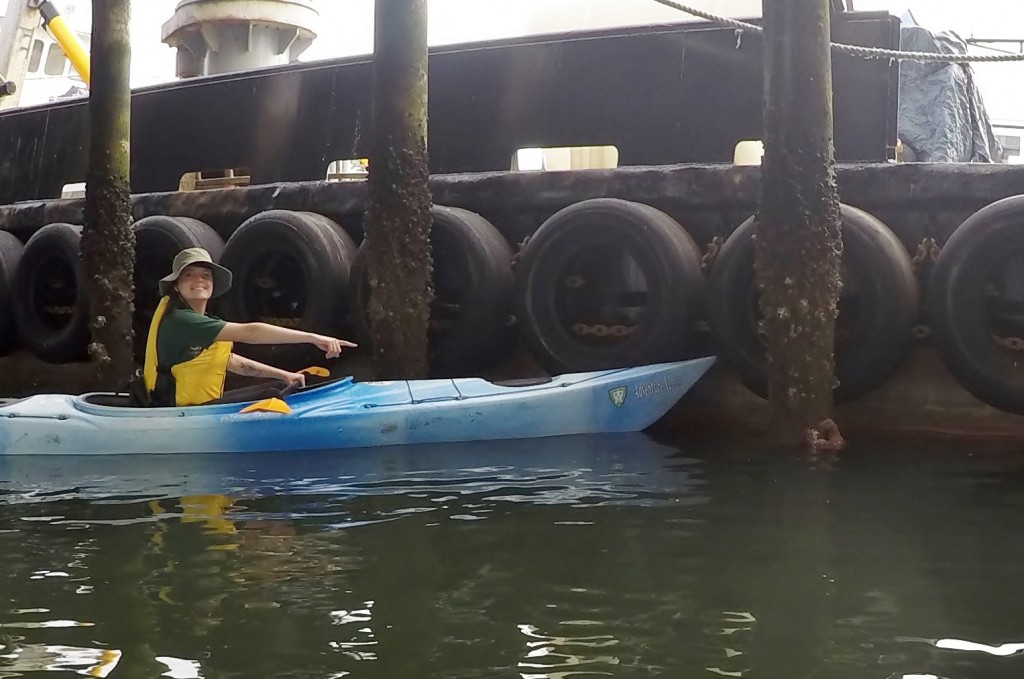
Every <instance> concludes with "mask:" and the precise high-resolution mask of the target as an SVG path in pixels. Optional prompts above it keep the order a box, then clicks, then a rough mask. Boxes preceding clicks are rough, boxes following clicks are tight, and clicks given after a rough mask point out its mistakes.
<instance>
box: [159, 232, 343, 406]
mask: <svg viewBox="0 0 1024 679" xmlns="http://www.w3.org/2000/svg"><path fill="white" fill-rule="evenodd" d="M230 287H231V272H230V271H229V270H227V269H225V268H224V267H222V266H220V265H219V264H215V263H214V262H213V259H212V258H211V257H210V253H208V252H207V251H206V250H204V249H202V248H188V249H185V250H182V251H181V252H179V253H178V254H177V256H176V257H175V258H174V263H173V265H172V267H171V273H170V274H168V275H167V276H165V277H163V278H161V279H160V294H161V295H162V297H163V298H162V299H161V300H160V304H159V305H158V306H157V309H156V312H155V313H154V314H153V321H152V323H151V324H150V326H149V337H148V338H147V340H146V362H145V366H144V368H143V383H144V385H145V390H146V392H147V393H148V395H149V401H150V405H153V406H187V405H198V404H200V403H210V402H211V401H220V402H229V401H240V400H255V399H259V398H266V397H268V396H271V395H274V394H273V392H275V391H276V392H277V393H279V392H280V389H281V388H283V387H285V386H288V385H296V386H305V384H306V378H305V375H303V374H301V373H293V372H288V371H287V370H282V369H280V368H275V367H273V366H270V365H266V364H264V363H259V362H257V361H254V360H252V359H249V358H244V357H242V356H238V355H237V354H233V353H231V347H232V342H242V343H243V344H312V345H313V346H315V347H317V348H318V349H320V350H322V351H323V352H324V354H325V356H326V357H327V358H335V357H337V356H338V355H339V354H340V353H341V351H342V349H344V348H348V347H355V346H356V345H355V344H353V343H352V342H347V341H345V340H342V339H337V338H335V337H328V336H326V335H317V334H314V333H311V332H304V331H302V330H292V329H289V328H282V327H280V326H276V325H270V324H267V323H229V322H227V321H223V320H221V319H219V318H216V317H215V316H210V315H208V314H207V313H206V305H207V304H208V303H209V301H210V300H211V299H213V298H214V297H218V296H220V295H223V294H224V293H225V292H227V291H228V289H229V288H230ZM229 372H230V373H234V374H236V375H246V376H249V377H266V378H271V379H274V380H276V381H277V382H276V383H275V385H276V386H274V387H270V388H268V387H266V386H265V385H259V386H257V387H256V388H245V389H238V390H235V391H233V392H230V393H229V394H228V395H227V396H225V395H224V393H223V392H224V378H225V376H226V374H227V373H229Z"/></svg>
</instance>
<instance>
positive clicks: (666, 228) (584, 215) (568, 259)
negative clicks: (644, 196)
mask: <svg viewBox="0 0 1024 679" xmlns="http://www.w3.org/2000/svg"><path fill="white" fill-rule="evenodd" d="M623 255H625V256H623ZM515 277H516V288H517V296H518V304H519V320H520V323H521V328H522V331H523V339H524V341H525V342H526V344H527V346H529V348H530V349H531V350H532V352H533V354H534V357H535V358H536V359H537V360H538V362H539V363H540V364H541V365H542V366H543V367H544V368H545V369H546V370H548V371H549V372H551V373H554V374H558V373H562V372H567V371H568V372H575V371H586V370H597V369H604V368H618V367H625V366H632V365H643V364H647V363H657V362H661V361H670V360H676V359H679V358H682V357H683V356H684V355H685V353H686V351H687V349H688V348H689V345H690V342H691V340H692V339H693V335H694V326H695V323H696V320H697V316H698V314H699V312H700V309H701V305H702V303H703V294H704V279H703V276H702V274H701V270H700V251H699V250H698V248H697V245H696V244H695V243H694V242H693V239H692V238H691V237H690V235H689V234H688V233H687V232H686V231H685V230H684V229H683V227H682V226H680V225H679V223H678V222H676V221H675V220H674V219H672V218H671V217H670V216H668V215H667V214H665V213H664V212H661V211H660V210H657V209H655V208H653V207H651V206H649V205H644V204H641V203H634V202H631V201H626V200H620V199H617V198H596V199H591V200H585V201H582V202H579V203H575V204H573V205H570V206H568V207H566V208H563V209H562V210H559V211H558V212H556V213H555V214H554V215H552V216H551V217H549V218H548V219H547V220H546V221H545V222H544V223H543V224H541V225H540V227H538V229H537V231H536V232H535V233H534V234H533V235H532V236H531V237H530V239H529V240H528V241H527V243H526V245H525V246H524V247H523V249H522V251H521V252H520V255H519V262H518V265H517V267H516V273H515ZM641 279H642V280H641ZM639 288H642V289H639ZM608 300H612V301H611V302H610V303H608V304H603V303H602V302H607V301H608ZM588 317H589V318H588ZM595 321H597V322H596V323H595ZM617 321H622V322H621V323H620V322H617ZM587 329H589V332H591V334H587V333H586V332H584V330H587ZM597 329H602V330H606V331H607V332H608V333H609V334H608V335H607V336H604V337H599V336H598V334H597ZM615 329H625V330H627V331H628V334H615V333H614V332H612V331H613V330H615Z"/></svg>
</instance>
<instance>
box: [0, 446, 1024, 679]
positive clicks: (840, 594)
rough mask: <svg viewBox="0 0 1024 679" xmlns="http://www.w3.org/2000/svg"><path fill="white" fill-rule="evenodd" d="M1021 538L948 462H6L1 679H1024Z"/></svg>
mask: <svg viewBox="0 0 1024 679" xmlns="http://www.w3.org/2000/svg"><path fill="white" fill-rule="evenodd" d="M1021 452H1024V451H1021ZM1022 519H1024V455H1021V454H1018V452H1017V451H1014V450H1009V449H1007V450H997V449H992V448H987V449H982V448H978V447H975V448H971V447H959V448H955V449H954V448H951V447H948V446H946V447H944V446H941V445H938V444H929V445H925V444H921V445H916V446H908V445H907V444H905V443H903V444H868V443H863V442H862V443H860V444H858V445H855V446H854V447H853V448H851V449H850V450H848V451H844V452H843V453H841V454H840V455H839V456H837V457H834V458H818V459H798V458H796V457H793V456H789V455H781V454H779V453H777V452H772V451H770V450H761V449H758V448H757V447H756V446H753V445H729V446H722V445H710V444H701V445H675V444H671V443H660V442H656V441H654V440H652V439H651V438H649V437H646V436H644V435H628V436H615V437H601V438H595V437H573V438H565V439H554V440H549V441H525V442H502V443H500V444H473V445H458V446H439V447H421V448H411V447H410V448H406V449H396V450H380V451H367V452H363V451H354V452H353V451H346V452H339V453H336V454H330V455H328V454H305V453H302V454H290V455H278V454H268V455H250V456H235V455H221V456H173V457H149V456H138V457H121V458H110V459H92V460H78V459H69V458H51V459H3V458H0V555H2V562H0V563H2V565H3V568H2V570H0V677H2V678H8V677H44V676H45V677H58V676H68V677H72V676H80V675H82V676H95V677H104V676H106V677H115V678H121V677H124V678H130V677H161V676H167V677H179V678H187V677H195V678H198V677H204V678H210V679H212V678H216V677H246V678H248V677H296V678H298V677H303V678H305V677H309V678H317V679H329V678H340V677H353V678H359V677H388V678H397V677H403V678H404V677H445V678H456V677H459V678H463V677H465V678H468V677H522V678H525V679H548V678H550V679H564V678H568V677H574V678H575V677H648V676H671V677H709V678H712V677H722V676H724V677H757V678H766V679H774V678H776V677H777V678H780V679H781V678H791V679H796V678H800V677H814V678H819V677H820V678H825V677H836V678H846V677H850V678H865V679H889V678H900V679H910V678H914V679H920V678H922V677H943V678H948V679H959V678H980V677H999V678H1004V677H1019V676H1024V591H1022V590H1024V585H1022V582H1024V578H1022V567H1024V540H1022V539H1021V538H1020V537H1019V535H1020V532H1021V528H1020V526H1021V522H1022Z"/></svg>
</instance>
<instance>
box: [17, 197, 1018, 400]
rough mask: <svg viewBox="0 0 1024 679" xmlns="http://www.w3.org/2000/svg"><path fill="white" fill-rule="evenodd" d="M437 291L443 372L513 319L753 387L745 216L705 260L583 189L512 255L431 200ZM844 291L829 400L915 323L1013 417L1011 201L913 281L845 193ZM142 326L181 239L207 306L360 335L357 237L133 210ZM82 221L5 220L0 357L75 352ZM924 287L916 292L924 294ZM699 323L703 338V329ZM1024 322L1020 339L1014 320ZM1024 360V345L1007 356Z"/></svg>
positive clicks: (888, 368)
mask: <svg viewBox="0 0 1024 679" xmlns="http://www.w3.org/2000/svg"><path fill="white" fill-rule="evenodd" d="M433 219H434V225H433V228H432V232H431V247H432V255H433V258H434V289H435V302H434V304H433V306H432V310H431V335H430V338H431V339H430V342H431V347H430V355H431V365H432V369H433V371H434V372H435V374H437V375H458V374H462V375H465V374H472V373H473V372H474V371H477V370H479V369H481V368H484V367H486V366H487V365H488V364H490V363H493V362H495V361H497V360H498V359H499V358H500V357H501V356H502V355H504V354H506V353H507V352H508V350H509V349H510V347H511V346H512V341H513V340H514V337H515V335H516V333H517V332H518V334H519V336H521V338H522V339H523V341H524V342H525V344H526V346H527V347H528V348H529V349H530V350H531V351H532V353H533V355H534V357H535V358H536V359H537V360H538V362H539V363H540V364H541V365H542V366H543V367H544V368H545V369H547V370H548V371H550V372H552V373H561V372H572V371H581V370H590V369H597V368H603V367H612V366H625V365H639V364H644V363H654V362H660V361H666V360H674V359H678V358H682V357H685V356H687V355H694V354H697V353H707V352H708V351H713V352H716V353H718V355H719V356H720V357H721V359H722V361H723V362H724V363H725V364H726V365H727V366H728V367H730V368H731V369H732V370H733V371H734V372H735V373H736V374H737V375H738V376H739V378H740V379H741V380H742V382H743V383H744V384H745V385H746V386H747V387H749V388H750V389H751V390H752V391H754V392H755V393H757V394H759V395H762V396H763V395H765V394H766V392H767V386H766V379H765V370H764V348H763V344H762V340H761V337H760V335H759V332H758V327H757V326H758V313H757V301H756V299H757V298H756V292H755V284H754V249H755V242H754V238H753V236H754V222H753V218H751V219H748V220H747V221H746V222H744V223H743V224H742V225H741V226H739V227H738V228H737V229H736V230H735V231H733V233H732V234H731V235H729V237H728V239H727V240H726V241H725V243H724V245H723V246H722V247H721V249H720V251H719V252H718V253H717V256H716V257H715V259H714V263H713V265H712V266H711V267H710V270H709V271H708V272H707V274H706V275H705V273H704V272H702V266H701V252H700V249H699V248H698V247H697V245H696V243H695V242H694V241H693V239H692V238H691V237H690V235H689V234H688V233H687V232H686V230H685V229H684V228H683V227H682V226H680V224H679V223H678V222H676V221H675V220H674V219H672V218H671V217H670V216H668V215H667V214H665V213H664V212H661V211H659V210H657V209H655V208H653V207H650V206H648V205H644V204H640V203H635V202H630V201H625V200H619V199H592V200H585V201H582V202H579V203H576V204H573V205H570V206H569V207H566V208H564V209H562V210H560V211H559V212H557V213H555V214H554V215H552V216H551V217H550V218H549V219H547V220H546V221H545V222H544V223H543V224H542V225H541V226H540V227H539V228H538V229H537V230H536V231H535V232H534V233H533V235H532V236H530V238H528V239H527V240H526V242H525V243H524V244H523V246H522V248H521V249H520V251H519V252H518V253H514V252H513V249H512V247H511V246H510V245H509V243H508V242H507V241H506V239H505V238H504V237H503V236H502V235H501V234H500V233H499V232H498V230H497V229H496V228H495V227H494V226H493V225H492V224H491V223H490V222H488V221H487V220H486V219H484V218H483V217H481V216H480V215H478V214H476V213H473V212H469V211H467V210H463V209H460V208H451V207H442V206H435V207H434V208H433ZM842 221H843V242H844V254H843V278H844V292H843V296H842V298H841V300H840V317H839V332H838V333H837V337H839V338H840V339H839V341H837V346H836V373H837V378H838V385H837V387H836V398H837V400H848V399H852V398H855V397H857V396H860V395H861V394H864V393H865V392H867V391H869V390H871V389H873V388H875V387H877V386H879V385H881V384H882V383H884V382H885V381H886V380H888V379H889V378H890V377H891V376H892V375H893V373H894V372H895V371H896V369H897V368H898V367H899V365H900V364H901V362H902V361H903V359H904V357H905V356H906V354H907V352H908V351H909V349H910V347H911V345H912V342H913V340H914V328H915V325H919V324H920V323H921V322H922V320H923V321H924V322H926V323H927V324H929V325H930V327H931V337H932V338H933V340H934V343H935V344H936V346H937V347H938V348H939V350H940V352H941V354H942V356H943V358H944V360H945V362H946V364H947V366H948V368H949V369H950V371H951V372H952V374H953V375H954V376H955V377H956V378H957V379H958V380H959V381H960V382H961V384H963V386H964V387H965V388H966V389H967V390H968V391H970V392H971V393H972V394H974V395H975V396H977V397H978V398H980V399H981V400H983V401H985V402H987V403H989V404H990V405H993V406H995V407H998V408H1001V409H1003V410H1007V411H1010V412H1017V413H1022V414H1024V366H1021V365H1018V364H1019V363H1020V362H1021V361H1020V360H1018V356H1017V355H1016V354H1015V353H1014V352H1011V351H1007V350H1006V348H1005V342H1004V343H1000V342H999V338H998V335H997V332H998V329H996V328H994V325H993V321H992V319H991V318H990V316H991V313H990V310H991V308H992V299H993V298H994V297H996V298H997V297H998V292H996V293H993V290H994V285H993V284H994V280H995V279H994V275H995V274H996V272H998V271H999V270H1000V266H1002V265H1005V264H1006V262H1007V260H1008V258H1009V257H1010V256H1012V255H1013V254H1014V253H1018V254H1024V253H1021V251H1022V250H1024V228H1022V226H1024V225H1022V224H1021V223H1020V222H1022V221H1024V196H1015V197H1012V198H1007V199H1004V200H1001V201H998V202H996V203H993V204H991V205H988V206H987V207H985V208H983V209H981V210H979V211H978V212H977V213H975V214H974V215H972V216H971V217H970V218H968V219H967V220H966V221H965V222H964V223H963V224H961V225H960V226H959V227H958V228H957V229H956V231H955V232H954V233H953V235H952V236H951V237H950V238H949V239H948V240H947V241H946V243H945V244H944V245H943V247H942V250H941V253H940V254H939V256H938V258H937V261H936V262H935V266H934V267H932V268H931V269H930V271H929V275H928V277H927V279H926V280H920V281H919V278H918V276H917V275H916V274H915V271H914V266H913V263H912V261H911V258H910V256H909V254H908V252H907V249H906V248H905V247H904V245H903V244H902V243H901V242H900V241H899V240H898V239H897V237H896V236H895V235H894V234H893V232H892V231H891V230H890V229H889V228H888V227H887V226H886V225H885V224H883V223H882V222H881V221H879V220H878V219H876V218H875V217H873V216H871V215H870V214H868V213H867V212H864V211H862V210H859V209H857V208H853V207H850V206H846V205H844V206H842ZM134 229H135V235H136V290H137V292H136V294H137V297H136V332H137V333H139V332H142V333H144V332H145V330H146V328H147V327H148V322H149V318H150V317H151V314H152V310H153V309H154V308H155V306H156V302H157V299H156V296H157V293H156V282H157V280H158V279H159V278H160V277H161V276H163V275H164V274H165V273H166V272H167V271H169V269H170V262H171V259H172V258H173V257H174V255H175V254H176V253H177V252H178V251H179V250H181V249H182V248H185V247H194V246H199V247H204V248H206V249H207V250H208V251H209V252H210V253H211V255H212V256H213V257H214V258H215V259H216V260H219V261H220V262H221V263H222V264H224V265H225V266H227V267H228V268H229V269H231V270H232V271H233V273H234V275H235V284H234V286H233V288H232V290H231V291H229V292H228V294H227V295H225V296H224V297H223V298H221V299H219V300H218V306H217V308H216V309H214V311H215V312H216V313H218V315H221V316H223V317H224V318H227V319H229V320H236V321H254V320H267V321H271V322H276V323H283V324H285V325H289V324H291V325H294V326H297V327H301V328H303V329H306V330H310V331H313V332H322V333H332V334H346V335H351V334H354V335H355V337H356V338H357V339H361V340H363V341H364V342H365V341H367V339H366V338H367V335H368V332H367V320H366V315H365V312H364V310H365V309H366V306H367V302H368V299H369V294H370V288H369V284H368V282H367V278H368V277H367V275H366V263H365V258H364V256H363V254H362V253H363V249H362V248H358V247H357V246H356V245H355V243H354V241H353V239H352V237H351V236H350V235H349V233H348V232H347V231H346V230H345V229H344V228H342V227H341V226H340V225H339V224H337V223H336V222H334V221H332V220H330V219H328V218H326V217H324V216H322V215H319V214H315V213H311V212H291V211H285V210H273V211H269V212H263V213H260V214H258V215H255V216H253V217H251V218H250V219H248V220H247V221H246V222H244V223H243V224H242V225H241V226H239V227H238V228H237V229H235V230H234V231H233V232H232V233H231V235H230V238H228V240H227V242H226V243H225V242H224V240H223V239H222V238H221V236H220V235H218V233H217V232H216V231H215V230H214V229H213V228H211V227H210V226H208V225H206V224H205V223H203V222H200V221H198V220H195V219H191V218H188V217H166V216H153V217H146V218H144V219H141V220H139V221H138V222H136V224H135V226H134ZM80 239H81V227H80V226H76V225H71V224H50V225H48V226H45V227H43V228H42V229H40V230H38V231H37V232H35V233H34V234H33V235H32V236H31V238H29V239H28V241H27V242H26V243H24V244H23V243H22V242H21V241H20V240H19V239H18V238H16V237H15V236H14V235H12V234H11V233H8V232H3V231H0V353H9V352H10V351H12V350H14V349H15V348H17V347H18V346H19V345H20V344H24V345H25V346H26V347H27V348H28V349H29V350H30V351H32V352H33V353H34V354H35V355H36V356H38V357H39V358H41V359H43V360H45V361H50V362H67V361H74V360H80V359H82V358H84V356H85V348H86V345H87V339H88V329H87V320H88V311H87V304H86V302H85V300H84V294H83V286H84V277H83V273H82V265H81V262H80V258H79V243H80ZM921 283H924V284H925V286H926V287H927V290H928V295H927V299H926V300H925V303H924V304H923V305H922V304H921V303H920V301H919V296H920V290H919V286H920V284H921ZM704 320H707V321H708V323H707V326H709V327H710V330H711V337H710V338H708V337H706V336H702V333H701V332H700V331H699V330H698V328H700V327H701V325H702V321H704ZM1021 334H1024V318H1022V327H1021ZM1020 357H1021V360H1024V353H1022V354H1020Z"/></svg>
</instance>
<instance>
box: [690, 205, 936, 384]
mask: <svg viewBox="0 0 1024 679" xmlns="http://www.w3.org/2000/svg"><path fill="white" fill-rule="evenodd" d="M840 209H841V214H842V228H843V263H842V266H843V269H844V272H845V275H844V280H845V282H846V284H847V288H846V290H847V291H846V292H845V293H841V297H840V306H839V320H838V321H837V324H838V325H839V327H840V328H844V329H845V331H846V333H847V337H846V338H845V340H844V341H842V342H839V343H838V346H837V349H836V377H837V379H838V381H839V384H838V386H837V387H836V389H835V392H834V395H835V398H836V400H837V401H842V400H849V399H851V398H855V397H856V396H859V395H861V394H863V393H865V392H867V391H869V390H871V389H873V388H875V387H877V386H879V385H881V384H882V383H883V382H885V380H887V379H888V378H889V377H890V376H891V375H892V373H893V372H894V371H895V370H896V368H897V367H898V366H899V364H900V362H901V361H902V360H903V358H904V357H905V356H906V354H907V352H908V351H909V349H910V346H911V342H912V339H913V336H912V335H913V325H914V319H915V318H916V316H917V312H918V296H919V293H918V285H917V279H916V278H915V277H914V270H913V265H912V262H911V261H910V256H909V255H908V254H907V251H906V249H905V248H904V247H903V245H902V244H901V243H900V241H899V240H898V239H897V238H896V236H895V235H894V234H893V233H892V231H891V230H890V229H889V228H888V227H887V226H886V225H885V224H883V223H882V222H881V221H879V220H878V219H876V218H875V217H873V216H871V215H870V214H868V213H867V212H864V211H863V210H859V209H857V208H855V207H851V206H849V205H841V206H840ZM754 232H755V228H754V218H753V217H751V218H750V219H748V220H747V221H745V222H743V224H741V225H740V226H739V227H738V228H737V229H736V230H735V231H734V232H733V233H732V234H731V235H730V236H729V238H728V239H727V240H726V242H725V244H724V245H723V246H722V249H721V251H720V252H719V253H718V257H717V258H716V259H715V263H714V266H713V267H712V269H711V273H710V277H709V281H708V306H709V308H708V315H709V320H710V322H711V331H712V334H713V335H714V338H715V342H716V347H717V349H718V352H719V355H720V356H721V358H722V360H723V362H724V363H725V364H726V365H727V366H728V367H730V368H731V369H732V370H733V371H734V372H735V373H736V374H737V375H738V376H739V378H740V380H741V381H742V382H743V384H744V385H746V386H747V388H749V389H750V390H751V391H753V392H754V393H755V394H757V395H758V396H761V397H762V398H766V397H767V393H768V385H767V377H766V373H765V351H764V345H763V343H762V341H761V338H760V336H759V335H758V331H757V325H758V311H757V293H756V285H755V280H754V250H755V242H754V238H753V237H754ZM853 291H856V293H857V299H858V301H859V303H858V304H857V305H856V306H854V305H851V304H849V303H848V300H850V293H851V292H853ZM844 295H845V297H844Z"/></svg>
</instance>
